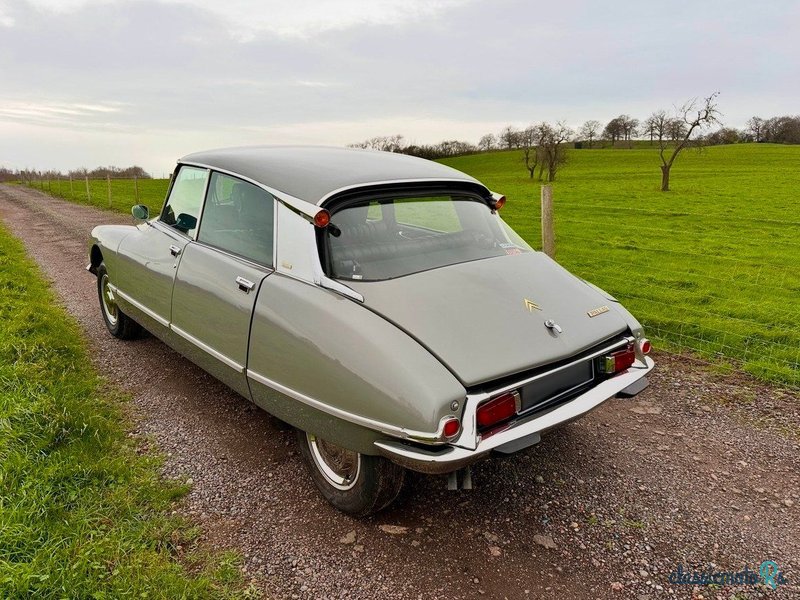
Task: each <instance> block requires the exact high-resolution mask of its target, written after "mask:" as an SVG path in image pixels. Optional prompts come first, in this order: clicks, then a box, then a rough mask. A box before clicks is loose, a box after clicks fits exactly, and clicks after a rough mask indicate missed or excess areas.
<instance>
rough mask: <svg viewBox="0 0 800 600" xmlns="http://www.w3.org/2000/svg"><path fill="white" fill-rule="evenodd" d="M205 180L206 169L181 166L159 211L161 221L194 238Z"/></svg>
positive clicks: (206, 177)
mask: <svg viewBox="0 0 800 600" xmlns="http://www.w3.org/2000/svg"><path fill="white" fill-rule="evenodd" d="M206 181H208V170H207V169H200V168H197V167H181V168H180V170H179V171H178V174H177V175H176V176H175V182H174V183H173V184H172V189H171V190H170V192H169V198H167V202H166V204H165V205H164V210H162V211H161V221H162V222H164V223H166V224H167V225H169V226H170V227H172V228H174V229H177V230H178V231H180V232H181V233H183V234H186V235H188V236H189V237H190V238H194V237H195V235H196V233H197V220H198V219H199V218H200V207H201V206H203V194H204V193H205V191H206Z"/></svg>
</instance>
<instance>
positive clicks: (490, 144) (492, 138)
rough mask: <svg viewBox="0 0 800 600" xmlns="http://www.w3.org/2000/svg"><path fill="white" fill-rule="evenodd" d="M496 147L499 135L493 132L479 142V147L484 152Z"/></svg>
mask: <svg viewBox="0 0 800 600" xmlns="http://www.w3.org/2000/svg"><path fill="white" fill-rule="evenodd" d="M496 147H497V136H496V135H494V134H493V133H487V134H486V135H485V136H483V137H482V138H481V140H480V141H479V142H478V148H480V149H481V150H482V151H483V152H489V150H494V149H495V148H496Z"/></svg>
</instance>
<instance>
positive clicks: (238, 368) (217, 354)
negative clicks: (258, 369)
mask: <svg viewBox="0 0 800 600" xmlns="http://www.w3.org/2000/svg"><path fill="white" fill-rule="evenodd" d="M169 328H170V329H171V330H172V331H174V332H175V333H177V334H178V335H179V336H181V337H182V338H183V339H185V340H187V341H189V342H191V343H192V344H194V345H195V346H197V347H198V348H200V349H201V350H203V351H205V352H207V353H208V354H210V355H211V356H213V357H214V358H216V359H217V360H218V361H220V362H222V363H224V364H226V365H228V366H229V367H230V368H231V369H233V370H234V371H236V372H237V373H244V365H240V364H239V363H237V362H236V361H235V360H233V359H231V358H228V357H227V356H225V355H224V354H222V353H221V352H217V351H216V350H214V348H212V347H211V346H209V345H208V344H206V343H205V342H202V341H200V340H198V339H197V338H196V337H194V336H193V335H192V334H190V333H187V332H186V331H184V330H183V329H181V328H180V327H175V325H170V326H169Z"/></svg>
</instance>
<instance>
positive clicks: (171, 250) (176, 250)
mask: <svg viewBox="0 0 800 600" xmlns="http://www.w3.org/2000/svg"><path fill="white" fill-rule="evenodd" d="M169 253H170V254H172V256H178V254H180V253H181V249H180V248H178V247H177V246H170V247H169Z"/></svg>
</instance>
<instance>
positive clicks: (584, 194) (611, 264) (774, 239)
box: [442, 144, 800, 385]
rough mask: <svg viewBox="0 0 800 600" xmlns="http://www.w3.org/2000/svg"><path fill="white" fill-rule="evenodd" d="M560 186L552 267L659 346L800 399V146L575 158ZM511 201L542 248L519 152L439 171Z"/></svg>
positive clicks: (532, 192)
mask: <svg viewBox="0 0 800 600" xmlns="http://www.w3.org/2000/svg"><path fill="white" fill-rule="evenodd" d="M568 158H569V162H568V163H567V165H565V166H564V167H563V168H562V171H561V172H560V173H559V175H558V180H557V181H556V182H555V183H554V184H553V194H554V206H555V226H556V240H557V244H556V258H557V260H558V261H559V262H560V263H561V264H563V265H564V266H565V267H567V268H568V269H570V270H571V271H573V272H574V273H576V274H577V275H580V276H581V277H584V278H586V279H588V280H590V281H592V282H593V283H596V284H597V285H599V286H601V287H603V288H604V289H606V290H607V291H609V292H611V293H612V294H614V295H615V296H617V297H618V298H620V299H621V300H622V301H623V302H624V303H625V305H626V306H627V307H629V308H630V309H631V311H632V312H633V313H634V314H635V315H636V316H637V317H638V318H639V319H640V320H641V321H642V322H643V324H645V326H646V327H647V329H648V331H649V332H650V335H651V336H653V337H654V338H656V339H657V340H659V341H660V342H661V344H660V345H661V346H665V345H666V346H668V347H670V348H672V349H690V350H693V351H695V352H697V353H699V354H701V355H703V356H706V357H717V358H722V357H724V358H727V359H729V362H731V363H732V364H734V365H739V366H741V367H742V368H744V369H745V370H747V371H749V372H750V373H753V374H755V375H758V376H761V377H764V378H768V379H776V380H780V381H783V382H786V383H789V384H793V385H800V365H798V363H800V303H798V298H800V199H799V198H798V195H799V193H800V146H782V145H773V144H739V145H733V146H715V147H711V148H707V149H705V150H703V151H702V152H696V151H687V152H685V153H684V154H682V155H681V156H680V157H679V158H678V160H677V162H676V164H675V166H674V167H673V173H672V181H671V187H672V191H671V192H666V193H664V192H660V191H658V186H659V182H660V172H659V161H658V153H657V151H656V150H654V149H650V148H637V149H632V150H609V149H603V150H600V149H598V150H586V149H584V150H570V151H569V156H568ZM442 162H444V163H445V164H448V165H451V166H453V167H455V168H457V169H460V170H462V171H465V172H467V173H469V174H471V175H473V176H474V177H476V178H478V179H480V180H481V181H483V182H484V183H486V184H487V185H488V186H489V187H490V188H491V189H492V190H494V191H497V192H500V193H503V194H505V195H506V196H507V197H508V203H507V204H506V207H505V208H504V209H503V211H502V214H503V218H504V219H506V220H507V221H508V222H509V223H510V224H511V225H512V226H513V227H514V228H515V229H516V230H517V231H519V232H520V233H521V234H522V235H523V236H524V237H525V238H526V239H527V240H528V241H529V242H530V243H531V244H532V245H534V246H535V247H541V242H540V229H539V203H540V200H539V198H540V183H539V182H538V181H535V180H531V179H529V178H528V176H527V172H526V170H525V168H524V166H523V164H522V161H521V153H520V152H519V151H507V152H494V153H489V154H478V155H472V156H464V157H459V158H454V159H447V160H443V161H442Z"/></svg>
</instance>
